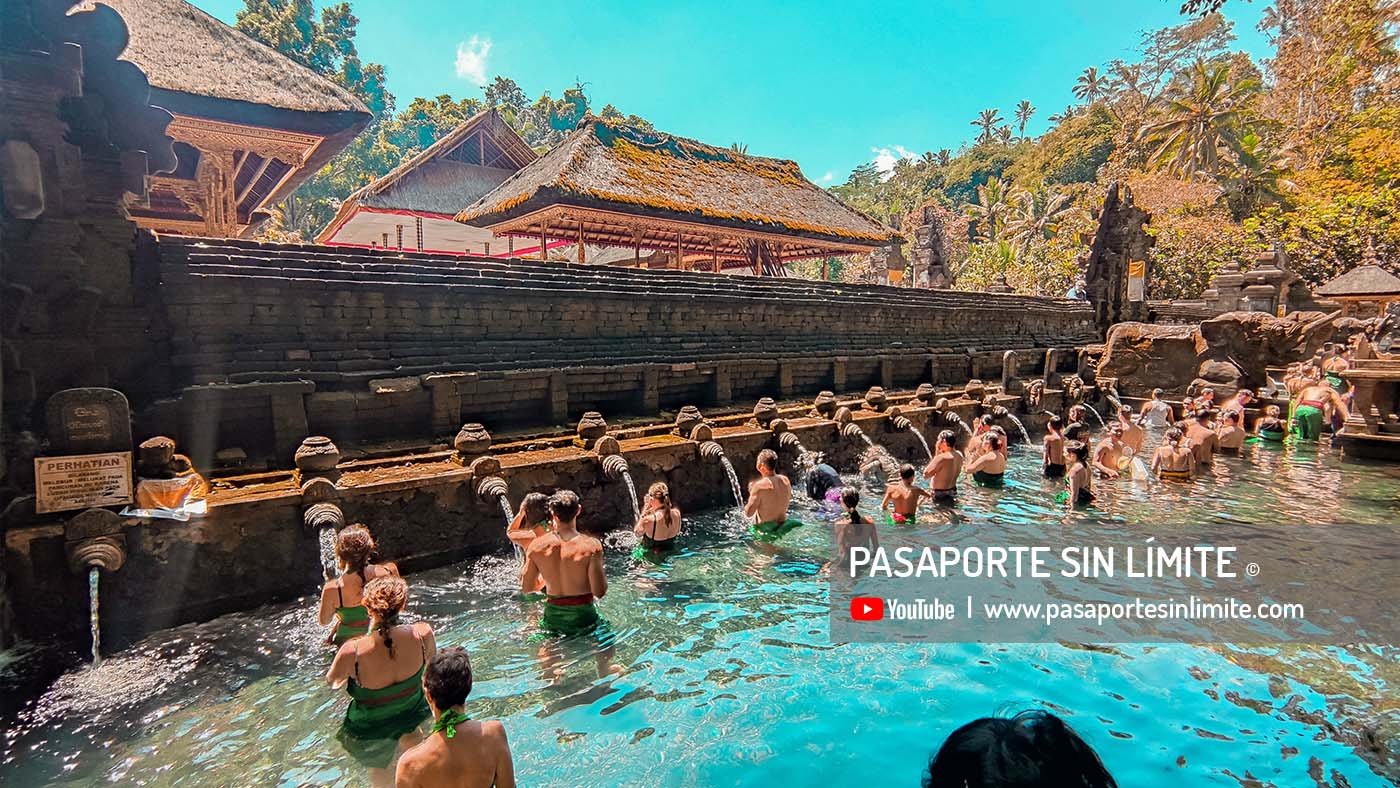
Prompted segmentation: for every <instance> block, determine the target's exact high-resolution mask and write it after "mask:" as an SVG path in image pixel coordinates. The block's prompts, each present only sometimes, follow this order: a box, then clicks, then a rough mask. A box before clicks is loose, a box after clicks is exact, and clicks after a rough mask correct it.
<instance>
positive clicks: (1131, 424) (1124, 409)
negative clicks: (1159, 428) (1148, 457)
mask: <svg viewBox="0 0 1400 788" xmlns="http://www.w3.org/2000/svg"><path fill="white" fill-rule="evenodd" d="M1117 423H1118V426H1119V427H1122V428H1123V445H1124V446H1127V447H1128V449H1129V451H1128V456H1130V457H1137V456H1139V455H1141V454H1142V442H1143V441H1144V440H1146V439H1147V430H1145V429H1143V428H1142V425H1141V424H1139V423H1138V420H1137V418H1136V417H1134V416H1133V409H1132V408H1131V407H1129V406H1127V405H1123V406H1121V407H1119V408H1118V422H1117Z"/></svg>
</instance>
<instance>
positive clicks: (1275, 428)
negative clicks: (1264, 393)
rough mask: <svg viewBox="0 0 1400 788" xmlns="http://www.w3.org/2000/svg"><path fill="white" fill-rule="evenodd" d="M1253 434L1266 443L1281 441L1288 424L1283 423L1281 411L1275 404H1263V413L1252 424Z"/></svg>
mask: <svg viewBox="0 0 1400 788" xmlns="http://www.w3.org/2000/svg"><path fill="white" fill-rule="evenodd" d="M1254 434H1255V435H1257V436H1259V440H1261V441H1266V442H1268V443H1283V439H1284V436H1286V435H1287V434H1288V425H1287V424H1284V423H1283V411H1282V410H1280V409H1279V406H1277V405H1265V406H1264V415H1263V416H1261V417H1259V421H1257V422H1255V424H1254Z"/></svg>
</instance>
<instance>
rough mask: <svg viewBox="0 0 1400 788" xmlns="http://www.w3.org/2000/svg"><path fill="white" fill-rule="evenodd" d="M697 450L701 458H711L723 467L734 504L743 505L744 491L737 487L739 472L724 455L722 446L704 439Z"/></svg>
mask: <svg viewBox="0 0 1400 788" xmlns="http://www.w3.org/2000/svg"><path fill="white" fill-rule="evenodd" d="M699 452H700V457H701V459H704V460H713V461H715V462H718V463H719V464H720V465H722V466H723V467H724V474H725V475H726V476H728V477H729V487H730V489H731V490H732V491H733V492H734V504H735V505H736V506H743V505H744V493H743V490H741V489H740V487H739V474H738V473H736V472H735V471H734V463H732V462H730V461H729V457H727V456H725V454H724V447H723V446H721V445H719V444H718V443H716V442H715V441H705V442H704V443H701V444H700V448H699Z"/></svg>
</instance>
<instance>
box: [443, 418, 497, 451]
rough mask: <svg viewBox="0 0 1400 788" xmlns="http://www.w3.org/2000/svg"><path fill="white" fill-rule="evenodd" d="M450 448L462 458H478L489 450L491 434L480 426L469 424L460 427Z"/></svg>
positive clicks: (474, 423)
mask: <svg viewBox="0 0 1400 788" xmlns="http://www.w3.org/2000/svg"><path fill="white" fill-rule="evenodd" d="M452 446H453V448H455V449H456V450H457V453H458V454H460V455H462V456H463V457H480V456H481V455H483V454H485V453H486V452H488V451H490V450H491V433H489V432H487V431H486V428H485V427H484V426H482V425H481V424H478V423H477V422H469V423H467V424H463V425H462V429H461V431H460V432H458V433H457V437H456V438H455V439H453V441H452Z"/></svg>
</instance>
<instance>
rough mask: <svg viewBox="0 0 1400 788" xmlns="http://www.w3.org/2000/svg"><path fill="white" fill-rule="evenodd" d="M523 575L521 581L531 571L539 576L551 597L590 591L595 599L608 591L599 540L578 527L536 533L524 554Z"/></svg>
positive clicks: (529, 574)
mask: <svg viewBox="0 0 1400 788" xmlns="http://www.w3.org/2000/svg"><path fill="white" fill-rule="evenodd" d="M566 537H567V538H566ZM525 575H526V577H525V581H524V583H523V584H528V583H529V582H530V581H531V580H532V575H537V576H538V577H539V578H541V579H543V580H544V585H545V588H547V589H548V590H549V595H550V596H552V597H555V596H580V595H583V594H590V595H592V596H593V597H594V598H595V599H596V598H599V597H602V596H603V595H604V594H606V593H607V592H608V581H607V577H606V576H605V575H604V574H603V544H602V543H601V542H599V541H598V540H597V539H595V538H593V537H591V536H589V535H587V534H582V533H579V532H578V531H574V532H573V533H572V534H564V535H561V534H559V533H553V532H551V533H547V534H545V535H544V536H540V537H537V538H536V539H535V541H534V542H532V543H531V544H530V551H529V552H528V553H527V554H526V557H525Z"/></svg>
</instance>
